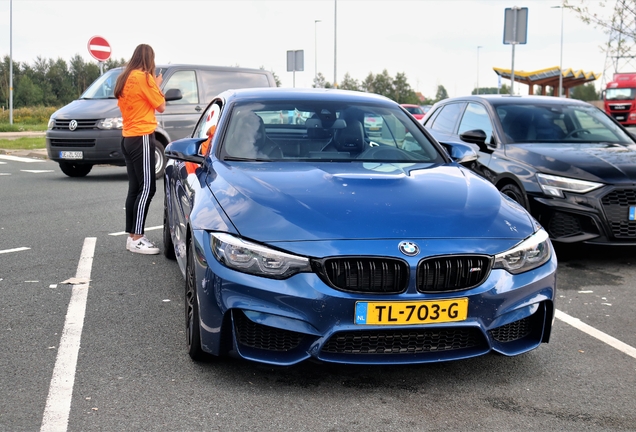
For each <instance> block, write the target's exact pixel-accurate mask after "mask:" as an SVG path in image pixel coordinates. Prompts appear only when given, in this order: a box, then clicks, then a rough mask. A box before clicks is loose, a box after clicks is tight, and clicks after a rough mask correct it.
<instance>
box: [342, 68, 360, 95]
mask: <svg viewBox="0 0 636 432" xmlns="http://www.w3.org/2000/svg"><path fill="white" fill-rule="evenodd" d="M340 88H341V89H343V90H355V91H360V84H359V83H358V80H356V79H353V78H351V75H349V72H347V73H346V74H345V76H344V78H343V79H342V82H341V83H340Z"/></svg>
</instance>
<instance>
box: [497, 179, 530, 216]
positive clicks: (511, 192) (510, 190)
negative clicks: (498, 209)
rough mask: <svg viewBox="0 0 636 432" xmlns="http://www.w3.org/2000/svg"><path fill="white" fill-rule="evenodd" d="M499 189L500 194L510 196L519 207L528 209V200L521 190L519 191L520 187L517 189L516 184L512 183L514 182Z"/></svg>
mask: <svg viewBox="0 0 636 432" xmlns="http://www.w3.org/2000/svg"><path fill="white" fill-rule="evenodd" d="M500 191H501V193H502V194H504V195H506V196H507V197H508V198H512V199H513V200H514V201H516V202H517V203H519V205H521V207H523V208H524V209H526V210H528V202H527V199H526V195H525V194H524V193H523V192H521V189H519V187H518V186H517V185H514V184H507V185H504V186H503V187H502V188H501V189H500Z"/></svg>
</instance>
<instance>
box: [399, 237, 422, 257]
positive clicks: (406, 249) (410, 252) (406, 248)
mask: <svg viewBox="0 0 636 432" xmlns="http://www.w3.org/2000/svg"><path fill="white" fill-rule="evenodd" d="M398 248H399V249H400V252H402V253H403V254H404V255H406V256H415V255H417V254H418V253H420V248H419V247H418V246H417V245H416V244H415V243H413V242H407V241H403V242H400V244H399V246H398Z"/></svg>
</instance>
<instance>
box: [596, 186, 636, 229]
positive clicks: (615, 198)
mask: <svg viewBox="0 0 636 432" xmlns="http://www.w3.org/2000/svg"><path fill="white" fill-rule="evenodd" d="M601 202H602V204H603V210H604V211H605V216H606V217H607V221H608V223H609V226H610V229H611V230H612V234H613V235H614V237H616V238H629V239H633V238H636V221H632V220H629V207H630V206H636V190H635V189H616V190H613V191H612V192H610V193H608V194H607V195H605V196H604V197H603V199H602V200H601Z"/></svg>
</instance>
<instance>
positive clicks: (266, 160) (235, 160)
mask: <svg viewBox="0 0 636 432" xmlns="http://www.w3.org/2000/svg"><path fill="white" fill-rule="evenodd" d="M223 160H224V161H233V162H272V159H258V158H256V159H255V158H242V157H235V156H226V157H224V158H223Z"/></svg>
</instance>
